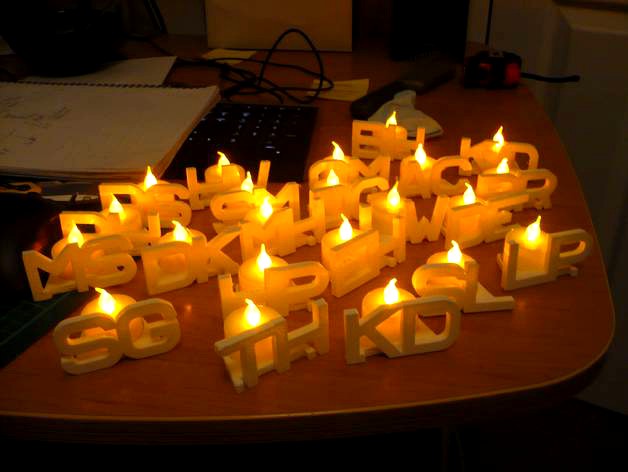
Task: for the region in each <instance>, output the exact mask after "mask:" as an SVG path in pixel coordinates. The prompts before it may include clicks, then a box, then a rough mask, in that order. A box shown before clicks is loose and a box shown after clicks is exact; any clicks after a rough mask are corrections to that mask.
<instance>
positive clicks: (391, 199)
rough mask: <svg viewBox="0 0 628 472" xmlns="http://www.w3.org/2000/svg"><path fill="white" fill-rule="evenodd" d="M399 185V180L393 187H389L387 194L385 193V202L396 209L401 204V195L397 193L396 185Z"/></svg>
mask: <svg viewBox="0 0 628 472" xmlns="http://www.w3.org/2000/svg"><path fill="white" fill-rule="evenodd" d="M398 186H399V181H397V182H395V185H393V188H391V189H390V191H389V192H388V195H386V203H388V206H389V207H390V208H393V209H396V208H399V206H400V205H401V195H399V190H397V187H398Z"/></svg>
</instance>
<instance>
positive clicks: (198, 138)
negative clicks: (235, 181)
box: [164, 102, 318, 182]
mask: <svg viewBox="0 0 628 472" xmlns="http://www.w3.org/2000/svg"><path fill="white" fill-rule="evenodd" d="M317 110H318V109H317V108H316V107H310V106H286V105H249V104H242V103H232V102H221V103H218V104H217V105H216V106H215V107H214V108H213V109H212V110H211V111H210V112H209V113H208V114H207V115H206V116H205V117H204V118H203V119H202V120H201V121H200V123H199V124H198V126H196V128H195V129H194V130H193V131H192V133H191V134H190V136H189V137H188V138H187V140H186V141H185V143H184V144H183V145H182V146H181V149H179V152H178V153H177V155H176V157H175V158H174V160H173V162H172V164H171V165H170V167H168V170H167V171H166V173H165V174H164V177H165V178H166V179H185V168H186V167H196V170H197V172H198V174H199V176H200V175H202V173H203V171H204V170H205V168H207V167H208V166H209V165H212V164H215V163H216V161H217V159H218V156H217V154H216V153H217V151H222V152H224V153H225V154H226V155H227V156H228V158H229V160H230V161H231V162H234V163H237V164H240V165H241V166H243V167H244V168H245V169H247V170H250V171H251V173H252V174H253V176H254V177H255V175H256V172H257V168H258V162H259V161H260V160H269V161H271V166H270V180H271V181H273V182H289V181H296V182H302V181H303V180H304V177H305V163H306V161H307V156H308V152H309V149H310V140H311V136H312V131H313V130H314V123H315V121H316V113H317Z"/></svg>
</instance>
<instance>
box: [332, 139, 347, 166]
mask: <svg viewBox="0 0 628 472" xmlns="http://www.w3.org/2000/svg"><path fill="white" fill-rule="evenodd" d="M331 143H332V144H333V145H334V152H333V153H332V155H331V157H332V158H333V159H335V160H337V161H343V160H344V158H345V153H344V152H343V150H342V148H341V147H340V146H339V145H338V143H337V142H336V141H332V142H331Z"/></svg>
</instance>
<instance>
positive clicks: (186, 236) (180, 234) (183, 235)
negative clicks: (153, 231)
mask: <svg viewBox="0 0 628 472" xmlns="http://www.w3.org/2000/svg"><path fill="white" fill-rule="evenodd" d="M172 224H173V225H174V229H173V230H172V236H173V237H174V240H175V241H189V240H190V233H189V232H188V230H187V229H185V228H184V227H183V226H182V225H181V223H179V222H178V221H177V220H172Z"/></svg>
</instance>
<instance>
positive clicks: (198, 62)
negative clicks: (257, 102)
mask: <svg viewBox="0 0 628 472" xmlns="http://www.w3.org/2000/svg"><path fill="white" fill-rule="evenodd" d="M291 33H296V34H299V35H300V36H302V37H303V39H305V41H306V42H307V44H308V46H309V47H310V49H311V51H312V52H313V53H314V56H315V57H316V61H317V63H318V68H319V70H318V72H316V71H312V70H310V69H307V68H305V67H303V66H300V65H297V64H285V63H282V62H272V61H271V60H270V58H271V56H272V55H273V54H274V53H275V51H276V50H277V46H278V45H279V44H280V43H281V41H282V40H283V39H284V38H285V37H286V36H287V35H288V34H291ZM130 39H135V40H139V41H147V42H149V43H150V44H151V45H152V46H153V47H155V48H156V49H158V50H159V51H160V52H161V53H162V54H166V55H170V56H172V55H175V54H172V52H170V51H168V50H166V49H164V48H163V47H161V46H160V45H159V44H157V43H156V42H155V41H154V40H153V39H152V38H137V37H135V38H130ZM267 52H268V53H267V55H266V57H265V58H264V60H259V59H246V58H239V57H219V58H213V59H201V58H191V59H190V58H181V57H177V61H176V63H184V64H186V65H190V66H200V67H203V66H205V67H215V68H217V69H219V71H220V78H221V79H222V80H225V81H227V82H230V83H233V84H234V85H232V86H231V87H229V88H227V89H224V90H222V91H221V95H222V96H223V97H224V98H225V99H227V100H228V99H230V98H231V97H233V96H235V95H259V94H262V93H268V94H270V95H272V96H273V97H275V98H276V99H277V100H278V101H279V102H280V103H283V101H284V97H285V98H288V99H290V100H292V101H295V102H297V103H301V104H308V103H311V102H313V101H314V100H316V98H317V97H318V96H319V94H320V93H321V92H323V91H327V90H331V89H333V87H334V83H333V81H332V80H331V79H330V78H329V77H326V76H325V71H324V66H323V61H322V58H321V56H320V53H319V51H318V49H316V46H315V45H314V43H313V42H312V40H311V39H310V38H309V36H308V35H307V34H306V33H304V32H303V31H301V30H300V29H297V28H290V29H288V30H286V31H284V32H283V33H282V34H281V35H280V36H279V37H278V38H277V40H276V41H275V42H274V44H273V46H272V47H271V48H270V49H269V50H268V51H267ZM225 60H239V61H243V62H251V63H254V64H261V68H260V71H259V73H258V74H255V73H254V72H251V71H249V70H246V69H242V68H239V67H235V66H232V65H230V64H224V63H222V62H221V61H225ZM176 63H175V64H176ZM267 67H280V68H289V69H294V70H297V71H299V72H301V73H303V74H306V75H309V76H312V77H315V78H317V79H318V86H317V87H316V88H312V87H297V86H285V85H278V84H276V83H275V82H273V81H271V80H270V79H268V78H266V77H264V73H265V71H266V68H267ZM291 92H313V94H312V95H310V96H308V97H307V98H300V97H297V96H295V95H294V94H293V93H291Z"/></svg>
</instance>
